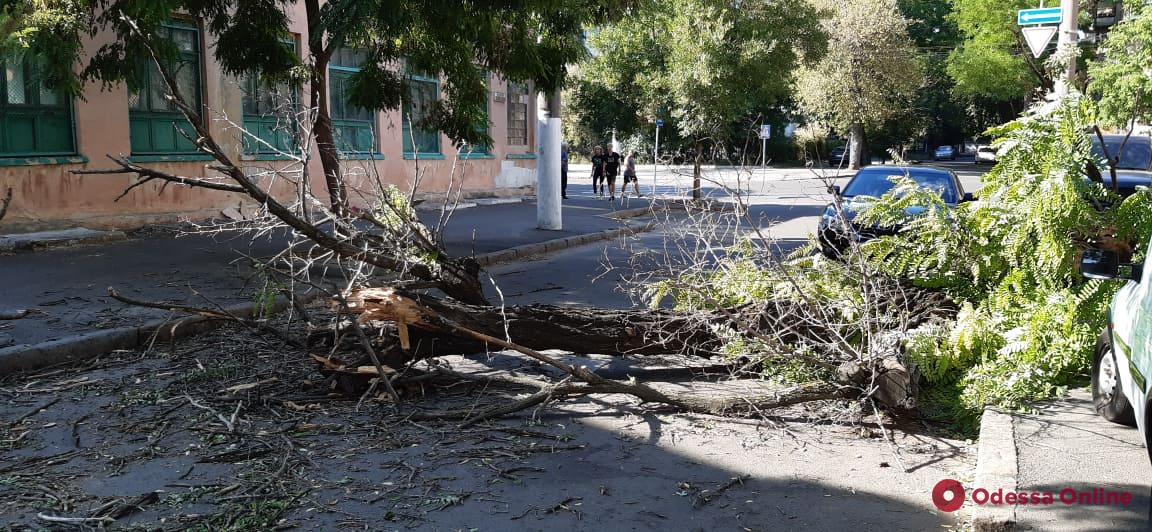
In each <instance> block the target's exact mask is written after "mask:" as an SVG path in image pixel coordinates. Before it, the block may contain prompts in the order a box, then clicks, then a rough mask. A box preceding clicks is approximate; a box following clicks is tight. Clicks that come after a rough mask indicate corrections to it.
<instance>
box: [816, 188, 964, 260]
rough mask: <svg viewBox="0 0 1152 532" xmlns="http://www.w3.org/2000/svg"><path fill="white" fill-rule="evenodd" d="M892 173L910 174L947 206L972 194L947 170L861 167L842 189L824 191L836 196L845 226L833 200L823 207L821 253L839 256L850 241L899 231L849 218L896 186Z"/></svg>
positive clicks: (912, 210)
mask: <svg viewBox="0 0 1152 532" xmlns="http://www.w3.org/2000/svg"><path fill="white" fill-rule="evenodd" d="M894 176H908V177H910V178H911V179H912V180H913V181H915V182H916V184H917V186H919V187H920V188H924V189H928V190H932V191H934V192H937V193H939V194H940V196H941V198H943V200H944V203H947V204H948V205H951V206H956V205H957V204H959V203H961V202H965V201H971V200H972V194H970V193H965V192H964V187H963V185H961V184H960V178H958V177H956V174H955V173H953V172H952V171H950V170H945V169H943V168H934V167H931V166H872V167H868V168H865V169H863V170H860V171H859V172H857V173H856V175H854V176H852V179H851V180H849V181H848V184H846V185H845V186H844V189H843V190H841V189H840V187H839V186H832V187H829V190H828V191H829V192H831V193H832V194H833V195H835V196H838V197H839V198H840V204H841V207H842V209H843V211H844V218H845V219H846V220H847V222H848V227H845V224H844V223H843V222H842V221H841V220H840V217H839V214H838V212H837V210H836V204H835V203H831V204H829V205H828V206H827V207H825V209H824V214H823V215H822V216H821V217H820V226H819V229H818V231H817V237H818V239H819V241H820V248H821V250H822V251H823V252H824V254H825V255H827V256H830V257H836V256H839V255H840V254H841V253H842V252H843V251H844V250H845V249H847V248H848V245H849V243H850V242H852V241H855V242H866V241H868V240H871V239H873V238H876V237H878V236H883V235H892V234H896V233H899V232H900V230H901V228H900V227H878V226H869V227H864V226H862V225H860V224H857V223H855V222H854V221H853V220H855V219H856V215H857V213H859V211H860V210H861V209H863V208H865V207H867V205H868V204H870V203H871V202H872V201H874V200H875V199H876V198H879V197H880V196H883V195H884V194H885V193H887V192H888V191H890V190H892V189H893V188H894V187H895V186H896V183H894V182H893V181H892V179H891V178H892V177H894ZM921 212H924V208H923V207H913V208H910V209H909V210H908V214H910V215H916V214H919V213H921Z"/></svg>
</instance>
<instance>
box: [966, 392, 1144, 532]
mask: <svg viewBox="0 0 1152 532" xmlns="http://www.w3.org/2000/svg"><path fill="white" fill-rule="evenodd" d="M1034 409H1035V411H1034V412H1031V413H1013V414H1011V415H1010V416H1005V415H1000V417H1003V418H1005V419H1006V420H1007V419H1010V421H1006V422H1008V423H1010V424H1011V427H1010V430H1011V432H1013V433H1014V437H1012V438H1011V440H1013V441H1014V444H1015V445H1014V450H1015V453H1012V452H1010V451H1011V450H1012V447H1013V446H1009V447H1008V449H1009V452H1007V453H1005V454H1007V455H1009V456H1012V455H1014V457H1015V460H1016V464H1015V465H1016V467H1015V469H1016V471H1017V473H1016V478H1015V480H1016V482H1015V484H1016V489H1015V491H1016V492H1023V493H1032V492H1040V493H1051V494H1053V495H1054V499H1055V501H1056V502H1055V503H1054V504H1051V505H1042V504H1041V505H1034V504H1025V505H1017V506H1016V507H1015V508H1014V510H1013V509H1012V508H1004V509H1002V510H1000V511H1001V513H1002V515H1003V516H1004V520H1006V521H1009V522H1011V521H1013V520H1014V522H1015V527H1014V529H1015V530H1052V531H1062V530H1068V531H1073V530H1077V531H1079V530H1148V529H1149V516H1150V512H1152V500H1150V499H1149V485H1150V484H1149V483H1150V482H1152V465H1149V457H1148V451H1147V450H1146V449H1145V448H1144V444H1143V442H1142V441H1141V438H1140V433H1139V432H1138V431H1137V430H1136V429H1134V428H1131V427H1126V426H1123V425H1117V424H1114V423H1110V422H1108V421H1106V420H1105V419H1104V418H1102V417H1100V416H1099V415H1098V414H1097V413H1096V410H1095V408H1094V407H1093V405H1092V392H1091V390H1087V389H1077V390H1072V391H1071V392H1070V393H1069V395H1068V397H1066V398H1063V399H1057V400H1052V401H1046V402H1043V403H1040V404H1037V405H1034ZM985 415H989V414H985ZM986 436H987V435H986V434H985V430H982V431H981V435H980V439H981V448H983V447H984V445H985V443H986V442H984V439H985V437H986ZM986 469H988V464H985V463H984V457H983V454H982V455H981V463H980V464H979V466H978V467H977V470H978V473H977V474H978V475H979V474H980V473H979V471H981V470H986ZM1008 469H1012V468H1011V467H1009V468H1008ZM1005 481H1006V482H1008V483H1011V479H1005ZM996 487H997V486H989V488H990V489H995V488H996ZM1003 488H1004V491H1005V492H1007V491H1009V490H1010V489H1011V486H1003ZM1068 488H1071V489H1074V490H1077V491H1080V492H1084V491H1087V492H1092V490H1094V489H1097V488H1099V489H1103V490H1107V491H1114V492H1129V493H1131V494H1132V502H1131V503H1130V504H1129V505H1127V506H1109V505H1081V504H1073V505H1068V504H1062V503H1061V502H1060V500H1059V494H1060V492H1061V491H1062V490H1066V489H1068ZM966 504H971V501H970V502H969V503H966ZM993 511H996V510H993ZM977 513H979V511H978V512H977ZM1013 514H1014V515H1013ZM976 524H977V526H976V530H998V529H1002V528H999V527H985V526H981V523H979V522H977V523H976Z"/></svg>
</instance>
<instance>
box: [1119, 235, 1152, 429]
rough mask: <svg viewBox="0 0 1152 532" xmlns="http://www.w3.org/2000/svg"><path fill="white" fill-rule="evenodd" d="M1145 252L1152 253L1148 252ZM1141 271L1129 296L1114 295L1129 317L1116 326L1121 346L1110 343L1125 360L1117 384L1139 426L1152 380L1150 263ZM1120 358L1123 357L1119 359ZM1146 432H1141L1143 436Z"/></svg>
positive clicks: (1122, 291)
mask: <svg viewBox="0 0 1152 532" xmlns="http://www.w3.org/2000/svg"><path fill="white" fill-rule="evenodd" d="M1149 251H1150V252H1152V249H1150V250H1149ZM1143 268H1144V271H1143V276H1142V278H1141V282H1140V283H1139V284H1138V285H1137V286H1135V287H1133V288H1134V289H1133V290H1132V291H1131V292H1130V295H1129V294H1126V293H1125V292H1128V291H1127V290H1121V291H1120V293H1118V294H1117V298H1116V305H1117V306H1119V305H1123V304H1125V303H1126V302H1125V301H1124V299H1128V301H1127V303H1128V309H1129V312H1131V313H1132V315H1131V316H1129V320H1128V321H1129V324H1128V327H1125V326H1123V325H1121V324H1120V323H1117V324H1116V330H1115V331H1114V334H1115V338H1116V339H1118V340H1120V342H1123V343H1120V342H1115V341H1114V342H1113V343H1114V344H1116V348H1117V350H1118V352H1117V353H1116V354H1117V355H1121V357H1120V358H1127V359H1128V360H1127V361H1124V360H1117V362H1118V363H1119V368H1118V369H1120V370H1121V371H1120V373H1121V374H1120V382H1121V383H1122V384H1123V386H1124V395H1126V396H1127V397H1128V399H1129V402H1130V403H1132V409H1133V410H1134V412H1135V414H1136V419H1137V421H1139V422H1140V423H1141V425H1142V426H1143V423H1144V419H1145V415H1146V412H1145V408H1146V406H1147V402H1148V401H1147V393H1148V379H1149V378H1150V377H1152V289H1149V285H1150V284H1152V261H1145V264H1144V266H1143ZM1125 296H1128V297H1127V298H1126V297H1125ZM1113 318H1114V319H1116V318H1117V317H1116V316H1113ZM1117 321H1118V322H1119V321H1120V320H1117ZM1124 329H1127V330H1124ZM1124 354H1126V355H1127V357H1123V356H1122V355H1124ZM1125 362H1127V363H1125ZM1124 366H1127V370H1128V371H1127V372H1125V371H1124V369H1125V368H1124ZM1147 430H1148V429H1147V428H1145V432H1146V431H1147Z"/></svg>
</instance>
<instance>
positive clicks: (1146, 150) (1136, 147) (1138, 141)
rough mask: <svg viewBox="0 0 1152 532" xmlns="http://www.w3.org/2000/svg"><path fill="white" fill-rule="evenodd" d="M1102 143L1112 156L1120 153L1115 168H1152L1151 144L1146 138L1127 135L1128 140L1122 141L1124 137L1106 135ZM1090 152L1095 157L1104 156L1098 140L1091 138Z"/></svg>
mask: <svg viewBox="0 0 1152 532" xmlns="http://www.w3.org/2000/svg"><path fill="white" fill-rule="evenodd" d="M1104 145H1105V146H1108V154H1109V155H1111V156H1112V157H1113V158H1115V157H1116V154H1120V162H1119V163H1118V164H1117V165H1116V168H1123V169H1126V170H1148V169H1149V168H1152V144H1150V143H1149V142H1148V140H1147V139H1143V138H1137V137H1129V138H1128V141H1127V142H1125V141H1124V137H1106V138H1105V139H1104ZM1121 146H1123V147H1124V150H1123V151H1121V150H1120V147H1121ZM1092 153H1094V154H1096V156H1097V157H1100V158H1105V156H1104V150H1102V149H1100V140H1099V139H1092Z"/></svg>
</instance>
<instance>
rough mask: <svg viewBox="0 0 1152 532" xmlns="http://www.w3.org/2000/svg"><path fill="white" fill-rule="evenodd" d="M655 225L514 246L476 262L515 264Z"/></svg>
mask: <svg viewBox="0 0 1152 532" xmlns="http://www.w3.org/2000/svg"><path fill="white" fill-rule="evenodd" d="M656 225H657V224H656V222H648V223H646V224H642V225H630V226H627V227H620V228H616V229H608V230H605V231H600V232H598V233H587V234H583V235H573V236H570V237H567V238H557V239H555V240H546V241H544V242H536V243H534V244H525V245H523V246H516V247H514V248H508V249H504V250H500V251H495V252H492V253H485V254H484V255H477V256H476V262H478V263H480V265H481V266H492V265H496V264H503V263H506V262H515V261H518V260H523V259H528V258H531V257H535V256H538V255H545V254H548V253H554V252H557V251H561V250H565V249H569V248H574V247H578V246H583V245H587V244H591V243H593V242H600V241H603V240H611V239H613V238H619V237H623V236H629V235H633V234H636V233H646V232H648V231H651V230H653V229H655V228H656Z"/></svg>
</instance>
